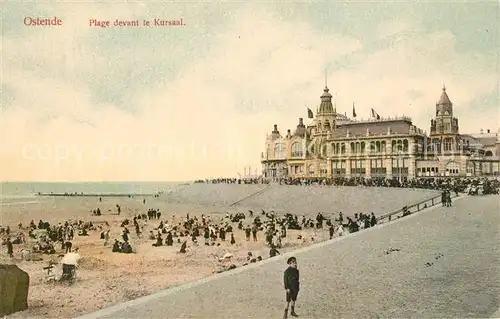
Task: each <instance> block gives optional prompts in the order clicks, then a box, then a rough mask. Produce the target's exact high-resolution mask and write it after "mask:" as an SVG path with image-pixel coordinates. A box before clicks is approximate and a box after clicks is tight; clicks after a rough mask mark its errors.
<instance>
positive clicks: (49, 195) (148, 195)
mask: <svg viewBox="0 0 500 319" xmlns="http://www.w3.org/2000/svg"><path fill="white" fill-rule="evenodd" d="M155 195H158V194H85V193H36V194H35V196H40V197H150V196H155Z"/></svg>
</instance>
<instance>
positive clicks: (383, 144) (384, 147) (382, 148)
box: [380, 141, 387, 153]
mask: <svg viewBox="0 0 500 319" xmlns="http://www.w3.org/2000/svg"><path fill="white" fill-rule="evenodd" d="M386 147H387V145H386V143H385V141H382V142H381V143H380V150H381V151H382V153H385V149H386Z"/></svg>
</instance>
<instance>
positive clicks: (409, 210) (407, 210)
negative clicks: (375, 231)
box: [377, 192, 458, 224]
mask: <svg viewBox="0 0 500 319" xmlns="http://www.w3.org/2000/svg"><path fill="white" fill-rule="evenodd" d="M450 196H451V198H452V199H453V198H456V197H458V195H457V194H456V193H455V192H452V193H451V194H450ZM441 199H442V195H441V194H436V195H434V196H432V197H430V198H428V199H425V200H423V201H420V202H418V203H415V204H411V205H409V206H404V207H402V208H400V209H398V210H395V211H393V212H390V213H387V214H385V215H381V216H379V217H378V218H377V223H379V224H381V223H385V222H390V221H391V220H393V219H398V218H401V217H405V216H408V215H411V214H414V213H417V212H419V211H421V210H423V209H426V208H429V207H432V206H436V205H438V204H442V201H441Z"/></svg>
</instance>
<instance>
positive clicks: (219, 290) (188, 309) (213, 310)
mask: <svg viewBox="0 0 500 319" xmlns="http://www.w3.org/2000/svg"><path fill="white" fill-rule="evenodd" d="M499 199H500V198H499V197H498V196H484V197H482V196H478V197H475V196H468V197H463V198H460V199H458V200H456V201H455V202H454V203H453V205H454V206H453V207H451V208H445V207H434V208H430V209H428V210H425V211H423V212H420V213H417V214H414V215H411V216H408V217H405V218H402V219H399V220H396V221H393V222H391V223H386V224H383V225H380V226H377V227H375V228H371V229H368V230H364V231H362V232H360V233H355V234H352V235H349V236H346V237H343V238H342V237H341V238H337V239H334V240H333V241H330V242H326V243H320V244H317V245H315V246H312V247H308V248H304V249H302V250H300V251H296V252H295V253H293V254H294V255H295V256H296V257H297V258H298V263H299V269H300V271H301V292H300V294H299V301H298V303H297V309H296V311H297V313H298V314H299V315H300V317H301V318H369V317H370V318H374V317H391V318H394V317H399V318H401V317H406V318H407V317H417V318H423V317H425V318H429V317H439V318H446V317H448V318H449V317H455V318H457V317H459V318H465V317H476V318H477V317H483V318H484V317H490V316H492V315H493V313H494V312H496V311H497V309H498V308H499V307H500V298H499V295H500V273H499V264H500V258H499V256H500V232H499V231H500V227H499V226H500V214H499V211H500V203H499ZM391 249H397V250H399V251H392V252H390V251H389V250H391ZM288 256H290V255H285V256H280V257H277V258H274V259H269V260H265V261H263V262H261V263H260V264H253V265H251V266H246V267H241V268H238V269H236V270H234V271H232V272H226V273H223V274H221V275H217V276H214V277H211V278H207V279H205V280H202V281H201V282H197V283H193V284H188V285H184V286H180V287H176V288H172V289H169V290H165V291H162V292H159V293H157V294H155V295H151V296H146V297H143V298H140V299H138V300H134V301H131V302H129V303H125V304H119V305H117V306H115V307H112V308H108V309H104V310H101V311H99V312H96V313H91V314H88V315H87V316H84V317H81V318H281V316H282V313H283V308H284V303H283V300H284V290H283V282H282V281H283V278H282V274H283V271H284V269H285V267H286V265H285V259H286V258H287V257H288ZM426 263H428V264H427V265H426ZM168 271H169V269H165V272H168Z"/></svg>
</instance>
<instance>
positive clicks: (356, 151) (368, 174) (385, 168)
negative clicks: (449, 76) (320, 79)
mask: <svg viewBox="0 0 500 319" xmlns="http://www.w3.org/2000/svg"><path fill="white" fill-rule="evenodd" d="M309 113H311V112H309ZM353 113H354V114H353V116H355V110H354V106H353ZM310 115H312V114H310ZM312 117H313V120H312V123H311V124H309V125H306V124H304V121H303V119H302V118H299V123H298V125H297V127H296V129H295V131H294V132H293V133H292V131H291V130H288V131H287V133H286V135H284V136H283V135H282V134H281V133H280V131H279V130H278V126H277V125H274V129H273V130H272V132H271V134H270V135H268V137H267V139H266V146H265V147H266V148H265V151H264V152H263V153H262V154H261V163H262V166H263V168H262V175H263V176H262V177H263V178H264V179H267V180H279V179H282V178H334V177H337V176H343V177H365V178H374V177H384V178H389V179H392V178H397V179H400V180H406V179H408V178H413V177H419V176H428V177H438V176H491V175H500V135H499V132H497V133H492V132H491V131H490V130H487V132H486V133H485V132H484V131H483V130H481V133H480V134H460V132H459V124H458V119H457V118H456V117H454V116H453V103H452V102H451V101H450V99H449V97H448V94H447V93H446V88H445V87H443V90H442V93H441V96H440V98H439V100H438V102H437V103H436V115H435V117H434V118H433V119H431V123H430V124H431V125H430V133H429V134H428V135H427V134H426V133H425V132H424V131H423V130H422V129H419V128H417V127H416V126H415V125H413V124H412V120H411V118H409V117H404V116H403V117H396V118H381V117H380V116H379V115H378V114H377V113H376V112H375V111H374V110H372V117H373V119H372V120H367V121H357V120H355V117H354V119H351V118H349V117H348V116H347V115H341V114H339V113H337V111H336V108H335V106H334V105H333V104H332V95H331V94H330V93H329V89H328V87H325V89H324V92H323V94H322V95H321V103H320V105H319V106H318V108H317V112H316V116H314V115H312Z"/></svg>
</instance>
